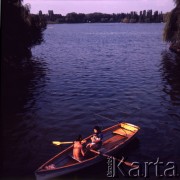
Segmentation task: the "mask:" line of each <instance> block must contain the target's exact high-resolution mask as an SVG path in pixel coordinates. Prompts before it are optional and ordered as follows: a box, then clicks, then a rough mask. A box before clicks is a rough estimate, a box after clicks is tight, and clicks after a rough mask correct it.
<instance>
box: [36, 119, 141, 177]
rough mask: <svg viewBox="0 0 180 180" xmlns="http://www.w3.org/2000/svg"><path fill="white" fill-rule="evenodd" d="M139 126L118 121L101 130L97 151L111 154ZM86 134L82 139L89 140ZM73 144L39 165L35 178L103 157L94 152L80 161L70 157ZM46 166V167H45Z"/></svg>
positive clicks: (77, 166)
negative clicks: (100, 142) (100, 140)
mask: <svg viewBox="0 0 180 180" xmlns="http://www.w3.org/2000/svg"><path fill="white" fill-rule="evenodd" d="M139 129H140V128H139V127H138V126H135V125H133V124H130V123H125V122H122V123H119V124H116V125H114V126H112V127H109V128H107V129H104V130H103V131H102V133H103V144H102V147H101V149H99V151H100V152H101V153H105V154H107V155H112V154H114V153H115V152H116V151H118V150H120V149H121V148H122V147H124V146H125V145H126V144H127V143H129V142H130V141H131V140H132V139H133V138H134V137H135V135H136V134H137V132H138V131H139ZM90 137H91V136H88V137H87V138H85V139H84V140H89V139H90ZM72 151H73V145H71V146H70V147H68V148H67V149H65V150H63V151H62V152H60V153H59V154H57V155H56V156H54V157H53V158H51V159H50V160H49V161H47V162H46V163H45V164H43V165H42V166H41V167H39V168H38V169H37V170H36V172H35V175H36V179H37V180H45V179H51V178H54V177H58V176H61V175H65V174H69V173H71V172H74V171H78V170H80V169H83V168H86V167H88V166H91V165H93V164H95V163H97V162H100V161H101V160H102V159H103V158H104V157H103V156H101V155H98V154H95V153H92V154H91V155H90V156H88V157H86V156H85V158H84V160H82V161H81V162H79V161H77V160H75V159H73V158H72ZM47 167H48V168H47Z"/></svg>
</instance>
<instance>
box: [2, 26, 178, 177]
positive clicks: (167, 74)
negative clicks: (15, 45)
mask: <svg viewBox="0 0 180 180" xmlns="http://www.w3.org/2000/svg"><path fill="white" fill-rule="evenodd" d="M163 28H164V24H121V23H116V24H62V25H48V27H47V29H46V30H45V32H44V43H42V44H41V45H38V46H35V47H34V48H33V49H32V54H33V57H32V61H33V62H34V63H35V64H38V65H37V67H36V70H35V72H34V76H33V77H31V78H30V80H29V81H28V84H27V85H26V91H27V92H26V93H24V92H22V93H20V94H19V96H18V97H15V99H16V101H15V102H16V103H17V104H18V102H21V106H16V105H15V103H14V104H13V105H14V106H13V107H14V110H13V113H8V110H7V114H6V118H7V120H6V121H5V122H4V127H3V140H4V142H3V147H4V148H3V152H4V155H3V157H4V160H3V163H4V168H3V171H4V177H11V178H12V177H18V178H20V177H29V176H30V177H33V175H34V174H33V173H34V171H35V170H36V169H37V168H38V167H39V166H40V165H41V164H42V163H44V162H45V161H47V160H48V159H49V158H51V157H52V156H54V155H55V154H57V153H58V152H59V151H60V150H62V149H64V148H65V147H66V146H63V145H62V146H61V147H54V146H53V145H52V144H51V141H52V140H60V141H71V140H74V139H75V137H76V136H77V135H78V134H82V135H83V137H85V136H87V135H89V134H90V133H91V132H92V128H93V126H94V125H100V126H101V127H102V128H105V127H107V126H110V125H113V124H114V123H116V122H118V121H127V122H130V123H133V124H135V125H138V126H140V127H141V130H140V133H139V135H138V137H137V139H136V140H135V141H134V142H133V143H132V144H131V145H129V146H128V147H127V148H125V149H124V150H123V151H122V152H120V153H119V154H117V157H118V156H119V157H120V156H121V155H122V154H123V155H125V156H126V157H128V160H129V161H138V162H144V161H153V162H156V160H157V157H159V158H160V160H162V161H163V162H165V163H166V162H168V161H174V162H176V163H177V165H178V167H179V170H180V57H178V56H177V55H176V54H173V53H171V52H169V51H168V45H167V44H165V43H164V42H163V41H162V31H163ZM21 95H22V96H21ZM137 109H139V110H138V111H137ZM95 113H98V114H100V115H103V116H105V117H108V118H111V119H112V121H110V120H107V119H103V118H100V117H98V116H96V115H95ZM99 167H100V168H99ZM95 168H96V169H94V167H90V168H87V169H85V170H82V171H80V172H77V173H73V174H71V175H68V176H65V177H64V178H70V179H71V178H77V179H83V178H85V177H86V176H87V174H88V177H89V178H93V177H99V178H105V177H106V173H107V172H106V171H107V165H106V164H105V163H100V164H98V165H97V166H95ZM97 169H98V170H97ZM97 174H98V175H97ZM59 179H61V178H59Z"/></svg>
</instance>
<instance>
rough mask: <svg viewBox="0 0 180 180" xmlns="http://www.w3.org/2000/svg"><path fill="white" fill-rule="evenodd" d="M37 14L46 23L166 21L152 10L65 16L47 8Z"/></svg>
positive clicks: (163, 15)
mask: <svg viewBox="0 0 180 180" xmlns="http://www.w3.org/2000/svg"><path fill="white" fill-rule="evenodd" d="M39 16H40V17H43V18H44V19H46V21H47V22H48V23H114V22H122V23H160V22H165V21H166V15H165V14H162V12H161V13H159V12H158V11H155V12H154V13H153V12H152V10H148V11H146V10H144V11H140V13H139V14H137V12H131V13H119V14H104V13H97V12H96V13H90V14H83V13H79V14H78V13H75V12H72V13H68V14H67V15H66V16H62V15H61V14H54V12H53V10H49V11H48V14H43V13H42V11H39Z"/></svg>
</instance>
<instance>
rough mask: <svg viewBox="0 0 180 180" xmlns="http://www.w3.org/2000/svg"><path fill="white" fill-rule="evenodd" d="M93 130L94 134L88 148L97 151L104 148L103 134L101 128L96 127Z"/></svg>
mask: <svg viewBox="0 0 180 180" xmlns="http://www.w3.org/2000/svg"><path fill="white" fill-rule="evenodd" d="M93 130H94V134H93V135H92V137H91V143H89V144H87V146H86V148H87V149H94V150H97V149H99V148H101V146H102V139H103V134H102V133H101V129H100V127H99V126H95V127H94V129H93Z"/></svg>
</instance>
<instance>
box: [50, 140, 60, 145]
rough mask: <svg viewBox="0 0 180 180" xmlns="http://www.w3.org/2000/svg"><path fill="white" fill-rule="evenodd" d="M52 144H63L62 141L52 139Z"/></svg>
mask: <svg viewBox="0 0 180 180" xmlns="http://www.w3.org/2000/svg"><path fill="white" fill-rule="evenodd" d="M52 144H54V145H57V146H59V145H60V144H61V142H59V141H52Z"/></svg>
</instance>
